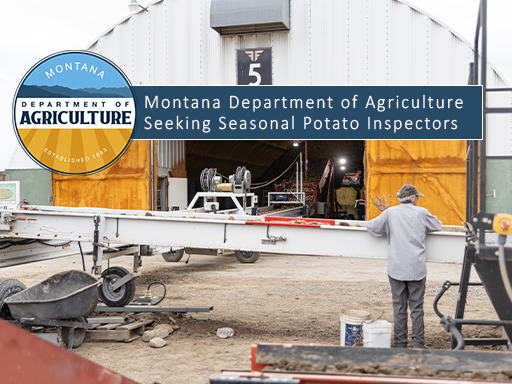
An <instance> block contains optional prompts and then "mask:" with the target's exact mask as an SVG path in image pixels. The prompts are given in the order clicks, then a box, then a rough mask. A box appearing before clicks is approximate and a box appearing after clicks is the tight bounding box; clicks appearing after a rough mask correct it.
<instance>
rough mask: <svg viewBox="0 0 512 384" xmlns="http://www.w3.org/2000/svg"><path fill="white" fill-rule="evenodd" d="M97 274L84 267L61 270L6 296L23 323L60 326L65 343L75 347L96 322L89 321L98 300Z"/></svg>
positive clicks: (69, 347)
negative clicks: (88, 271)
mask: <svg viewBox="0 0 512 384" xmlns="http://www.w3.org/2000/svg"><path fill="white" fill-rule="evenodd" d="M98 283H99V280H97V279H96V278H95V277H93V276H91V275H89V274H88V273H85V272H82V271H66V272H61V273H57V274H56V275H53V276H51V277H49V278H48V279H46V280H45V281H43V282H41V283H39V284H37V285H35V286H33V287H31V288H28V289H25V290H23V291H21V292H19V293H17V294H15V295H13V296H10V297H8V298H6V299H5V300H4V303H5V304H7V306H8V307H9V311H10V313H11V316H12V318H13V319H14V320H17V321H19V323H20V324H21V325H22V326H30V327H31V326H32V325H37V326H43V327H57V332H58V334H59V336H60V337H61V340H62V343H63V344H64V345H65V346H67V347H68V349H70V350H71V349H72V348H73V347H75V348H76V347H78V346H80V345H81V344H82V341H83V340H84V338H85V333H86V332H87V329H88V328H91V327H92V325H91V324H88V323H87V320H86V317H87V316H89V315H90V314H91V313H92V312H93V311H94V309H95V308H96V305H97V303H98V288H97V287H98Z"/></svg>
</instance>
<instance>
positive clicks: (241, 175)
mask: <svg viewBox="0 0 512 384" xmlns="http://www.w3.org/2000/svg"><path fill="white" fill-rule="evenodd" d="M228 179H229V183H222V176H220V175H217V168H205V169H203V171H202V172H201V176H200V178H199V181H200V183H201V188H202V190H203V191H205V192H219V191H222V192H235V193H245V192H249V189H250V187H251V172H250V171H248V170H247V169H246V168H245V167H237V169H236V172H235V173H234V174H233V175H230V176H229V178H228ZM230 184H231V185H230Z"/></svg>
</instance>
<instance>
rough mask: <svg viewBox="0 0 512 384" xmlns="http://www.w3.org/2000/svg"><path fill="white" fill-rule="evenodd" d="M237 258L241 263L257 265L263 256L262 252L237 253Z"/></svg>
mask: <svg viewBox="0 0 512 384" xmlns="http://www.w3.org/2000/svg"><path fill="white" fill-rule="evenodd" d="M235 256H236V258H237V259H238V261H239V262H241V263H255V262H256V261H257V260H258V259H259V258H260V256H261V253H260V252H253V251H235Z"/></svg>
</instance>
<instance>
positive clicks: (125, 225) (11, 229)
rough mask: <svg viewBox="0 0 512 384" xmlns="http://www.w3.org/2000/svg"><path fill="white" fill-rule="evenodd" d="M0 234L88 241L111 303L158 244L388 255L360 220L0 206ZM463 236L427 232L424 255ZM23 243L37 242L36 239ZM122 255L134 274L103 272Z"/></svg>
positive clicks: (455, 248)
mask: <svg viewBox="0 0 512 384" xmlns="http://www.w3.org/2000/svg"><path fill="white" fill-rule="evenodd" d="M0 237H3V238H4V241H10V242H12V243H16V242H18V241H21V240H23V239H25V240H34V239H40V240H45V239H46V240H49V239H51V240H52V241H56V242H57V241H58V242H60V243H61V244H62V243H68V242H72V243H71V244H73V243H75V244H76V243H79V244H84V245H89V246H92V260H93V263H94V265H93V268H92V274H93V275H94V276H97V277H99V276H101V277H103V279H104V283H103V285H102V287H101V288H100V290H99V293H100V298H101V299H102V301H104V302H107V303H109V305H111V306H124V305H126V304H127V303H129V302H131V300H132V299H133V295H134V292H135V290H134V289H133V284H134V282H133V278H134V277H136V276H138V275H139V273H140V272H139V268H140V261H141V258H143V257H145V256H149V255H151V254H153V253H156V251H157V250H158V249H167V250H169V249H171V251H169V252H175V255H178V256H182V255H183V254H182V253H181V255H179V254H178V252H179V250H180V249H181V252H183V249H185V248H190V249H191V250H195V249H214V250H222V251H224V252H225V251H231V252H233V251H234V252H235V253H236V252H239V253H240V254H241V256H243V257H245V258H247V259H248V261H250V260H251V257H253V256H254V254H255V253H274V254H287V255H314V256H340V255H343V256H345V257H368V258H381V259H385V258H387V240H386V239H383V238H373V237H371V236H369V235H368V234H367V232H366V228H365V227H364V222H361V221H342V220H331V219H313V218H289V217H272V216H263V217H262V216H253V215H222V216H221V215H213V214H209V213H199V212H183V211H171V212H161V211H152V212H148V211H129V210H110V209H101V208H71V207H42V206H41V207H29V208H28V209H22V210H15V211H12V210H0ZM464 241H465V234H464V233H462V232H451V231H446V232H445V231H441V232H436V233H432V234H429V235H428V236H427V260H429V261H438V262H452V261H461V258H462V254H463V250H464ZM319 244H322V246H321V247H320V246H319ZM339 244H343V248H342V249H340V246H339ZM25 246H26V247H30V246H34V247H41V245H40V243H39V242H33V243H30V244H27V245H25ZM80 247H81V246H80ZM80 247H79V248H80ZM12 248H16V247H15V246H12ZM46 248H48V247H46ZM9 250H10V248H7V249H4V250H2V251H0V266H1V265H2V264H1V261H2V260H3V259H4V258H6V259H8V260H9V265H17V264H24V263H27V262H31V261H40V259H41V254H38V255H37V256H36V257H32V258H31V257H29V256H27V254H25V253H23V254H22V255H17V254H16V253H17V250H16V249H12V252H13V253H14V254H11V252H9ZM66 255H67V254H66ZM127 255H129V256H133V258H134V262H133V272H129V271H128V270H126V269H124V268H120V267H111V268H108V269H105V270H102V266H103V262H104V261H106V260H110V259H112V258H114V257H118V256H127ZM458 255H461V256H458ZM17 256H19V257H17ZM171 256H172V255H171ZM454 257H456V259H454ZM17 260H19V262H17ZM239 260H240V259H239ZM112 268H116V269H115V270H113V269H112ZM105 287H106V288H105ZM122 287H124V289H121V288H122ZM109 292H116V294H115V295H114V294H109Z"/></svg>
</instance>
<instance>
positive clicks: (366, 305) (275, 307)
mask: <svg viewBox="0 0 512 384" xmlns="http://www.w3.org/2000/svg"><path fill="white" fill-rule="evenodd" d="M186 260H187V255H185V257H184V258H183V259H182V261H180V262H179V263H166V262H165V261H164V260H163V259H162V257H161V256H160V255H156V256H152V257H145V258H144V259H143V267H142V276H141V277H140V278H138V279H137V293H136V297H137V296H142V295H143V294H144V291H145V290H146V287H147V286H148V284H149V283H151V282H153V281H161V282H163V283H165V285H166V286H167V295H166V297H165V299H164V300H163V302H162V303H161V304H160V305H163V306H173V307H184V306H187V307H209V306H213V307H214V309H213V311H211V312H209V313H188V314H185V315H183V316H177V315H176V314H159V315H149V316H152V318H153V319H155V320H156V321H155V324H158V323H167V324H173V323H172V322H171V321H170V320H169V315H171V316H172V317H173V318H174V319H175V320H176V321H177V324H175V328H177V329H176V330H175V331H174V332H173V333H172V334H171V335H169V337H167V339H166V341H167V345H166V346H165V347H163V348H161V349H154V348H151V347H150V346H149V345H148V343H145V342H143V341H142V340H141V339H139V340H135V341H133V342H131V343H124V342H96V341H94V342H92V341H91V342H84V343H83V344H82V345H81V346H80V347H79V348H77V349H75V350H74V352H75V353H77V354H78V355H80V356H83V357H85V358H87V359H89V360H92V361H94V362H95V363H98V364H100V365H103V366H105V367H107V368H110V369H112V370H114V371H117V372H119V373H121V374H123V375H124V376H126V377H128V378H130V379H132V380H135V381H137V382H139V383H141V384H152V383H161V384H167V383H173V384H176V383H178V384H180V383H184V384H187V383H191V384H196V383H197V384H205V383H208V381H209V377H210V376H211V375H212V374H216V373H220V372H221V370H223V369H228V370H233V369H242V370H250V347H251V345H252V344H256V343H269V342H273V343H293V344H311V343H313V344H319V345H340V320H339V314H340V312H341V311H343V310H346V309H362V310H365V311H367V312H369V313H370V314H371V319H372V320H376V319H384V320H387V321H389V322H392V320H393V315H392V307H391V291H390V288H389V283H388V281H387V274H386V265H387V262H386V261H385V260H370V259H362V258H357V259H356V258H343V257H313V256H283V255H262V256H261V258H260V259H259V260H258V261H257V262H256V263H255V264H241V263H239V262H238V260H237V259H236V258H235V256H234V255H233V254H225V255H221V256H215V257H214V256H203V255H192V256H191V257H190V260H189V262H188V264H185V261H186ZM91 265H92V264H91V261H90V260H86V270H87V271H90V266H91ZM111 265H121V266H124V267H126V268H128V269H131V265H132V258H130V257H123V258H119V259H115V260H113V261H111ZM461 267H462V266H461V265H460V264H438V263H429V264H428V276H427V291H426V296H425V325H426V341H427V347H429V348H431V349H449V345H450V335H449V334H447V333H446V332H445V331H444V330H443V328H442V326H441V325H440V324H439V318H438V317H437V316H436V314H435V313H434V311H433V306H432V304H433V301H434V299H435V297H436V295H437V293H438V292H439V290H440V288H441V286H442V284H443V283H444V282H445V281H447V280H450V281H453V282H458V281H459V279H460V273H461ZM81 268H82V264H81V260H80V258H76V257H70V258H65V259H59V260H54V261H47V262H41V263H36V264H29V265H23V266H18V267H11V268H5V269H2V270H0V277H14V278H18V279H20V280H21V281H23V282H24V283H25V284H26V285H27V286H32V285H34V284H37V283H39V282H41V281H42V280H44V279H46V278H47V277H49V276H51V275H53V274H54V273H57V272H59V271H63V270H69V269H81ZM472 281H478V279H477V275H476V273H475V272H474V271H473V272H472ZM152 291H153V294H154V295H158V296H161V295H162V293H163V289H162V288H160V287H158V286H153V288H152ZM457 293H458V290H457V287H452V288H451V289H450V290H449V291H448V292H447V293H445V295H444V296H443V298H442V299H441V302H440V305H439V309H440V311H441V312H442V313H444V314H449V315H451V316H452V317H453V315H454V312H455V306H456V300H457ZM92 316H101V317H104V316H105V315H102V314H93V315H92ZM116 316H119V315H116ZM146 316H148V315H146ZM465 317H466V318H467V319H487V320H491V319H497V317H496V314H495V312H494V310H493V308H492V305H491V303H490V301H489V300H488V298H487V295H486V293H485V291H484V289H483V288H482V287H470V293H469V300H468V304H467V309H466V316H465ZM221 327H229V328H232V329H233V330H234V335H233V337H231V338H228V339H221V338H219V337H217V336H216V331H217V329H218V328H221ZM463 333H464V335H465V337H501V329H500V328H498V327H475V326H466V327H465V329H463ZM472 348H473V349H476V347H469V348H468V349H472ZM479 348H480V349H484V348H489V347H479ZM455 368H456V367H454V369H455Z"/></svg>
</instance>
